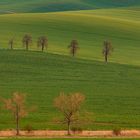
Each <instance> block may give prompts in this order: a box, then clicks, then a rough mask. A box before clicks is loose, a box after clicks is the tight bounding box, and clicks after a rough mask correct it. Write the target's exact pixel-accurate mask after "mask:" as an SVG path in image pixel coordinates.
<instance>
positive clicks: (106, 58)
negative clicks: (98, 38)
mask: <svg viewBox="0 0 140 140" xmlns="http://www.w3.org/2000/svg"><path fill="white" fill-rule="evenodd" d="M107 61H108V55H107V54H105V62H106V63H107Z"/></svg>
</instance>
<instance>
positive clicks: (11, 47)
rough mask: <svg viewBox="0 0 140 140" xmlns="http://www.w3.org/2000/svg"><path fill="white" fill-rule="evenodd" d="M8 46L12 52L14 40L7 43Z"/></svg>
mask: <svg viewBox="0 0 140 140" xmlns="http://www.w3.org/2000/svg"><path fill="white" fill-rule="evenodd" d="M8 44H9V46H10V49H11V50H12V49H13V46H14V39H13V38H12V39H10V40H9V42H8Z"/></svg>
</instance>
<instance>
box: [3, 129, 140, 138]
mask: <svg viewBox="0 0 140 140" xmlns="http://www.w3.org/2000/svg"><path fill="white" fill-rule="evenodd" d="M13 136H16V132H15V131H14V130H13V131H0V137H13ZM20 136H25V137H66V136H67V131H51V130H36V131H30V132H28V131H20ZM72 136H74V137H116V136H115V135H114V134H113V131H82V132H76V133H73V134H72ZM119 137H140V130H125V131H121V134H120V135H119Z"/></svg>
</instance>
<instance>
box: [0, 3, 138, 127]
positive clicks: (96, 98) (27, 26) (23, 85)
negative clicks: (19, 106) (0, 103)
mask: <svg viewBox="0 0 140 140" xmlns="http://www.w3.org/2000/svg"><path fill="white" fill-rule="evenodd" d="M18 1H19V0H13V1H11V0H0V13H1V14H0V96H2V97H10V96H11V95H12V93H13V92H15V91H19V92H23V93H26V94H27V104H28V105H35V106H37V108H38V109H37V110H36V112H34V113H31V114H30V115H29V117H27V118H25V119H23V120H22V122H21V128H22V129H24V127H25V126H26V125H28V124H29V125H32V126H33V129H48V130H49V129H55V130H60V129H66V127H65V126H64V125H59V124H55V123H54V122H53V120H54V119H55V118H56V116H60V117H61V115H59V113H58V112H57V110H56V109H55V108H54V106H53V99H54V98H55V97H56V96H58V95H59V93H60V92H65V93H66V94H67V93H73V92H81V93H83V94H85V96H86V102H85V104H84V106H83V108H85V110H88V111H89V112H93V113H94V115H93V116H92V118H93V120H94V123H92V124H87V125H84V126H82V127H83V129H87V130H104V129H105V130H108V129H114V128H118V127H119V128H122V129H140V109H139V108H140V100H139V99H140V94H139V93H140V6H139V4H140V1H139V0H117V1H115V0H77V1H74V0H67V1H66V0H59V1H58V0H57V1H56V0H54V1H53V2H52V1H50V0H30V1H29V0H28V1H27V0H20V3H19V2H18ZM47 6H48V7H47ZM64 7H65V8H64ZM49 8H50V9H49ZM81 9H87V10H81ZM93 9H96V10H93ZM68 10H71V11H69V12H66V11H68ZM74 10H80V11H74ZM46 11H49V12H50V11H59V12H52V13H42V12H46ZM9 12H14V14H2V13H9ZM22 12H23V13H22ZM28 12H30V13H28ZM36 12H39V13H36ZM26 33H28V34H31V35H32V37H33V43H32V46H31V47H30V51H24V48H23V45H22V37H23V36H24V35H25V34H26ZM42 35H46V36H47V37H48V40H49V45H48V50H45V52H44V53H41V52H40V50H39V49H38V48H37V45H36V42H37V39H38V37H39V36H42ZM11 38H14V39H15V45H14V50H9V49H8V48H9V46H8V42H9V40H10V39H11ZM72 39H77V40H78V42H79V47H80V49H79V51H78V54H77V56H76V58H72V57H71V56H70V55H69V50H68V45H69V43H70V41H71V40H72ZM106 39H107V40H110V41H111V42H112V44H113V48H114V52H113V54H112V55H111V56H110V58H109V62H110V63H108V64H105V63H104V58H103V55H102V48H103V41H104V40H106ZM14 127H15V124H14V122H13V118H12V116H11V115H10V114H9V113H8V112H6V111H3V110H2V109H0V129H13V128H14Z"/></svg>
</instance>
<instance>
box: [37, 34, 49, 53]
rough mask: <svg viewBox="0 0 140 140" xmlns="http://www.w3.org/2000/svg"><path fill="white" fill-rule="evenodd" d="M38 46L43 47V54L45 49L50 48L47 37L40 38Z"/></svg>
mask: <svg viewBox="0 0 140 140" xmlns="http://www.w3.org/2000/svg"><path fill="white" fill-rule="evenodd" d="M37 46H38V47H41V50H42V52H43V51H44V48H47V47H48V39H47V37H46V36H41V37H39V38H38V41H37Z"/></svg>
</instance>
